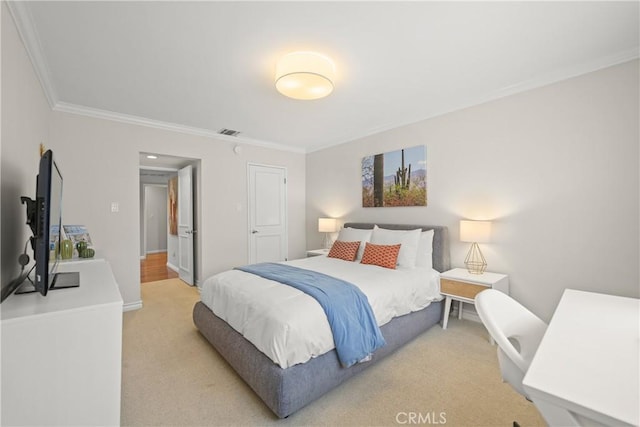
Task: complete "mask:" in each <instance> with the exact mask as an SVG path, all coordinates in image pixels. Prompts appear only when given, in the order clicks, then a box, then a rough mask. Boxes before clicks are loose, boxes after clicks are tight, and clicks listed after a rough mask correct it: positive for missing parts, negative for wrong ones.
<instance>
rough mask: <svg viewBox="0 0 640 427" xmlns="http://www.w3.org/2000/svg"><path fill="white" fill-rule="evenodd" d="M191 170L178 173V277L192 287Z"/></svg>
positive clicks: (187, 167) (184, 169) (189, 167)
mask: <svg viewBox="0 0 640 427" xmlns="http://www.w3.org/2000/svg"><path fill="white" fill-rule="evenodd" d="M192 179H193V168H192V167H191V166H186V167H184V168H182V169H180V170H179V171H178V275H179V276H180V279H182V280H183V281H184V282H186V283H188V284H190V285H192V286H193V233H194V232H195V231H194V230H193V182H192Z"/></svg>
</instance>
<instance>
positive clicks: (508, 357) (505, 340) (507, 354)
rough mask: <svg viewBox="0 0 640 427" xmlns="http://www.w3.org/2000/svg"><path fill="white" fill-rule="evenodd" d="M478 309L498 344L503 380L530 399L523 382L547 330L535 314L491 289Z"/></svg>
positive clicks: (478, 299)
mask: <svg viewBox="0 0 640 427" xmlns="http://www.w3.org/2000/svg"><path fill="white" fill-rule="evenodd" d="M475 304H476V310H477V311H478V315H479V316H480V319H481V320H482V323H484V326H485V327H486V328H487V330H488V331H489V334H490V335H491V337H492V338H493V339H494V340H495V342H496V344H497V345H498V362H499V364H500V372H501V374H502V379H503V381H506V382H508V383H509V384H510V385H511V386H512V387H513V388H514V389H515V390H516V391H517V392H518V393H520V394H522V395H523V396H525V397H526V398H527V399H528V396H527V394H526V393H525V391H524V388H523V387H522V379H523V378H524V375H525V374H526V373H527V370H528V369H529V365H530V364H531V360H532V359H533V355H534V354H535V353H536V350H537V349H538V345H539V344H540V341H541V340H542V336H543V335H544V333H545V331H546V330H547V324H546V323H544V322H543V321H542V320H540V318H538V317H537V316H536V315H535V314H533V313H531V312H530V311H529V310H527V309H526V308H525V307H524V306H523V305H521V304H520V303H518V302H517V301H516V300H514V299H513V298H511V297H509V296H508V295H506V294H504V293H502V292H500V291H497V290H495V289H487V290H484V291H482V292H480V293H479V294H478V295H476V298H475Z"/></svg>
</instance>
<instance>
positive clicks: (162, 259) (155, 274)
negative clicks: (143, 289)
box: [140, 252, 178, 283]
mask: <svg viewBox="0 0 640 427" xmlns="http://www.w3.org/2000/svg"><path fill="white" fill-rule="evenodd" d="M175 277H178V273H177V272H175V271H173V270H172V269H170V268H169V267H167V253H166V252H158V253H155V254H147V257H146V259H141V260H140V283H147V282H155V281H157V280H164V279H173V278H175Z"/></svg>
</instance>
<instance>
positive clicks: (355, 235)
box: [336, 227, 371, 260]
mask: <svg viewBox="0 0 640 427" xmlns="http://www.w3.org/2000/svg"><path fill="white" fill-rule="evenodd" d="M336 240H341V241H343V242H360V247H359V248H358V254H357V255H356V259H357V260H359V259H362V255H363V254H364V246H365V242H369V241H370V240H371V230H363V229H360V228H351V227H347V228H341V229H340V233H338V238H337V239H336Z"/></svg>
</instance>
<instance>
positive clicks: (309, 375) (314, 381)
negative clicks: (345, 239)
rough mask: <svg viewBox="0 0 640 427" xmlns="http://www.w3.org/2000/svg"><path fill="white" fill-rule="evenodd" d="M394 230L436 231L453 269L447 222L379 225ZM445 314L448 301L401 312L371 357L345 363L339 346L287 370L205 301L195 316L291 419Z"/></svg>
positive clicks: (438, 250) (441, 264)
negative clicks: (438, 223)
mask: <svg viewBox="0 0 640 427" xmlns="http://www.w3.org/2000/svg"><path fill="white" fill-rule="evenodd" d="M344 226H345V227H352V228H361V229H371V228H373V226H374V224H370V223H346V224H345V225H344ZM378 226H379V227H381V228H387V229H394V230H413V229H416V228H421V229H422V230H424V231H426V230H434V238H433V268H434V269H436V270H438V271H440V272H443V271H446V270H448V269H449V268H450V255H449V235H448V230H447V228H446V227H442V226H424V225H400V224H378ZM441 318H442V302H436V303H431V304H429V306H427V307H426V308H425V309H423V310H420V311H416V312H413V313H409V314H407V315H404V316H400V317H396V318H394V319H392V320H391V321H390V322H388V323H387V324H386V325H384V326H382V327H381V328H380V330H381V331H382V335H383V336H384V338H385V340H386V342H387V345H385V346H384V347H382V348H380V349H379V350H377V351H376V352H375V353H374V354H373V357H372V359H371V360H370V361H369V362H365V363H358V364H356V365H353V366H351V367H350V368H343V367H342V366H341V365H340V362H339V360H338V356H337V354H336V351H335V350H332V351H330V352H328V353H325V354H323V355H321V356H318V357H316V358H313V359H311V360H309V361H308V362H306V363H301V364H298V365H294V366H291V367H289V368H287V369H282V368H281V367H280V366H278V365H277V364H275V363H274V362H273V361H272V360H271V359H269V358H268V357H267V356H265V355H264V354H263V353H262V352H261V351H259V350H258V349H257V348H256V347H255V346H254V345H253V344H251V343H250V342H249V341H247V340H246V339H245V338H244V337H243V336H242V335H241V334H239V333H238V332H236V330H235V329H233V328H232V327H230V326H229V325H228V324H227V323H226V322H225V321H224V320H222V319H220V318H219V317H217V316H216V315H215V314H213V312H212V311H211V310H209V308H208V307H207V306H206V305H204V304H203V303H202V302H198V303H196V305H195V307H194V308H193V321H194V323H195V325H196V326H197V327H198V329H199V330H200V332H201V333H202V335H203V336H204V337H205V338H206V339H207V340H208V341H209V342H210V343H211V345H213V347H214V348H215V349H216V350H217V351H218V352H219V353H220V355H222V357H224V358H225V359H226V360H227V362H228V363H229V364H230V365H231V367H233V369H234V370H235V371H236V372H237V373H238V375H240V377H241V378H242V379H243V380H244V381H245V382H246V383H247V384H248V385H249V386H250V387H251V388H252V389H253V391H255V392H256V394H257V395H258V396H260V398H261V399H262V400H263V401H264V403H265V404H266V405H267V406H268V407H269V408H270V409H271V410H272V411H273V412H274V413H275V414H276V415H277V416H278V417H280V418H285V417H288V416H289V415H291V414H292V413H294V412H296V411H297V410H299V409H300V408H302V407H304V406H306V405H307V404H309V403H310V402H312V401H314V400H316V399H317V398H319V397H320V396H322V395H323V394H325V393H327V392H328V391H330V390H332V389H333V388H335V387H336V386H338V385H339V384H341V383H343V382H344V381H346V380H347V379H349V378H351V377H352V376H354V375H356V374H357V373H359V372H361V371H363V370H365V369H367V368H368V367H370V366H372V365H375V364H376V363H377V362H378V361H379V360H382V359H383V358H384V357H385V356H387V355H389V354H391V353H392V352H393V351H395V350H396V349H398V348H400V347H402V346H403V345H404V344H406V343H408V342H409V341H411V340H413V339H414V338H415V337H417V336H418V335H420V334H421V333H423V332H424V331H426V330H428V329H429V328H431V327H432V326H433V325H435V324H436V323H438V322H439V321H440V320H441Z"/></svg>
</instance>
